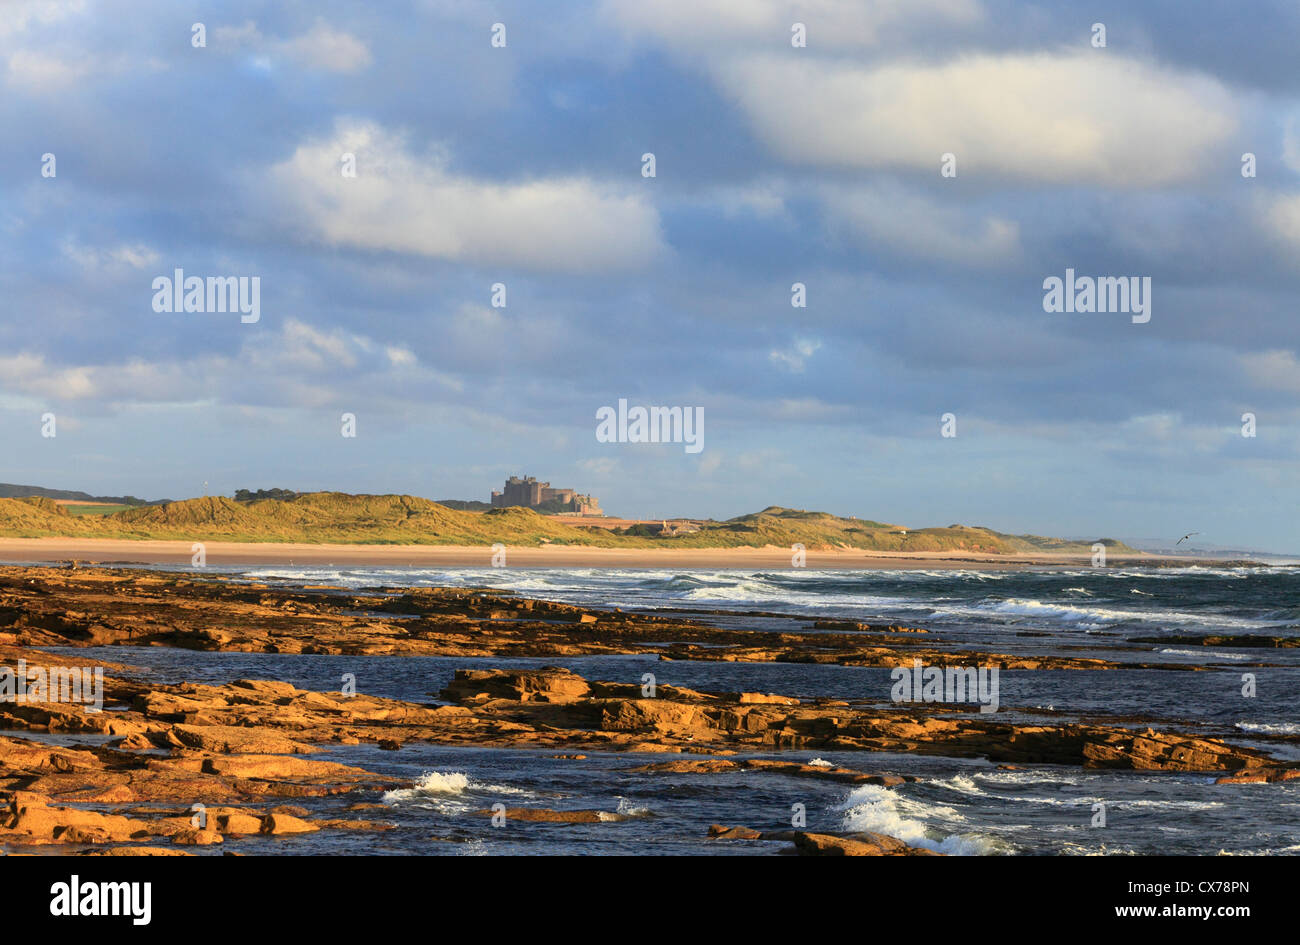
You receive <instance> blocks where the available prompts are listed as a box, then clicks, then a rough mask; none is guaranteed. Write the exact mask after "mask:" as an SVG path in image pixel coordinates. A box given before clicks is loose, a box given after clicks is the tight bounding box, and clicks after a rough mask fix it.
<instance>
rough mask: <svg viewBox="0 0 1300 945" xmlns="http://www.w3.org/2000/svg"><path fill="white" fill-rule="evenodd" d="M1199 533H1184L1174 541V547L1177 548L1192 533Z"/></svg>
mask: <svg viewBox="0 0 1300 945" xmlns="http://www.w3.org/2000/svg"><path fill="white" fill-rule="evenodd" d="M1199 534H1200V532H1188V533H1187V534H1186V535H1184V536H1183V537H1182V538H1180V539H1178V540H1177V541H1176V542H1174V547H1175V548H1177V547H1178V546H1179V545H1181V544H1182V543H1183V542H1185V541H1187V539H1189V538H1191V537H1192V536H1193V535H1199Z"/></svg>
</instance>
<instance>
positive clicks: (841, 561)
mask: <svg viewBox="0 0 1300 945" xmlns="http://www.w3.org/2000/svg"><path fill="white" fill-rule="evenodd" d="M203 544H204V548H205V553H206V556H207V563H208V564H209V565H219V566H238V565H250V566H264V565H290V566H292V565H312V566H320V565H325V566H334V565H339V566H343V565H349V566H357V565H361V566H365V565H375V566H391V567H401V566H433V567H470V568H486V567H491V566H492V557H493V550H492V548H491V546H485V545H327V544H307V543H277V542H266V543H262V542H228V541H208V542H204V543H203ZM192 546H193V542H188V541H157V540H151V539H141V540H131V539H121V538H0V562H5V563H25V564H36V563H60V562H67V561H78V562H81V563H85V564H101V565H111V564H187V563H189V562H190V561H191V559H192V558H193V551H192ZM1090 562H1091V558H1090V556H1088V555H1070V554H1060V555H1047V554H1033V555H993V554H989V555H981V554H975V553H970V552H911V553H899V552H877V551H867V550H862V549H849V550H844V551H814V550H809V551H808V552H807V553H806V561H805V566H806V567H807V568H811V569H814V570H817V569H850V570H852V569H857V570H909V569H928V568H942V569H958V570H960V569H975V570H1016V569H1022V568H1033V567H1086V566H1088V565H1089V564H1090ZM1107 564H1108V565H1109V566H1111V567H1190V566H1193V565H1197V566H1204V567H1214V566H1224V565H1248V566H1260V565H1264V564H1266V562H1259V561H1239V560H1233V559H1215V558H1202V557H1191V556H1188V557H1170V556H1162V555H1148V554H1141V555H1124V556H1114V557H1111V558H1110V559H1109V560H1108V562H1107ZM506 566H507V567H510V568H518V567H525V568H692V567H693V568H765V569H787V568H791V553H790V550H789V549H788V548H776V547H770V546H769V547H765V548H752V547H744V548H664V549H655V548H592V547H584V546H572V545H570V546H561V545H548V546H543V547H516V546H507V548H506Z"/></svg>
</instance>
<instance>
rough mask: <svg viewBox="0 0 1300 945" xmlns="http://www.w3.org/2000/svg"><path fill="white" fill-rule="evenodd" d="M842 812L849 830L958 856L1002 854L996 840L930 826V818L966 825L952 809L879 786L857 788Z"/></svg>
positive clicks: (842, 806) (845, 826)
mask: <svg viewBox="0 0 1300 945" xmlns="http://www.w3.org/2000/svg"><path fill="white" fill-rule="evenodd" d="M841 809H842V810H843V811H844V829H845V830H846V831H850V832H855V831H865V832H869V833H883V834H885V835H886V836H890V837H895V838H897V839H899V840H902V841H903V842H904V843H907V844H909V845H910V846H914V847H923V848H924V849H927V850H934V851H935V852H936V853H947V854H950V855H955V856H980V855H987V854H990V853H998V852H1002V851H1001V850H999V849H998V845H997V844H996V843H995V842H994V840H993V839H992V838H989V837H985V836H980V835H979V834H974V833H969V832H968V833H947V834H945V833H944V832H943V831H942V830H940V829H938V828H932V827H929V826H927V825H926V822H925V820H926V819H927V818H928V819H938V820H943V821H946V822H948V823H960V822H962V821H963V820H964V818H963V817H962V816H961V815H960V814H958V813H957V811H955V810H953V809H952V808H951V807H943V806H939V805H927V804H925V803H924V802H922V801H919V800H914V799H909V798H905V797H903V796H902V795H900V794H897V793H896V792H894V791H892V790H890V789H889V788H885V787H880V786H879V785H874V784H866V785H862V786H861V787H858V788H855V789H854V790H853V791H852V793H850V794H849V796H848V799H847V800H846V801H845V802H844V803H843V804H842V805H841Z"/></svg>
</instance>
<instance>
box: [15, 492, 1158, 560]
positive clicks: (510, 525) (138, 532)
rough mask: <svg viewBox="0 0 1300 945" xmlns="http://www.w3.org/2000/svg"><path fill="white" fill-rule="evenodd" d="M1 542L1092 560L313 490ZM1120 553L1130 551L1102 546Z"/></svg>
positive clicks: (805, 520) (837, 532)
mask: <svg viewBox="0 0 1300 945" xmlns="http://www.w3.org/2000/svg"><path fill="white" fill-rule="evenodd" d="M0 537H7V538H46V537H57V538H70V537H85V538H126V539H163V540H179V541H200V540H207V541H235V542H305V543H315V544H398V545H401V544H422V545H490V544H493V543H495V542H502V543H505V544H507V545H515V546H533V547H536V546H541V545H548V544H549V545H583V546H589V547H603V548H741V547H756V548H761V547H765V546H776V547H782V548H788V547H790V546H791V545H793V544H796V543H798V544H802V545H803V546H804V547H805V548H807V549H808V550H809V551H826V550H833V549H846V550H847V549H863V550H871V551H898V552H917V551H969V552H978V553H984V554H1015V553H1032V552H1040V553H1041V552H1056V553H1086V552H1087V551H1088V550H1089V547H1090V543H1078V542H1067V541H1063V540H1061V539H1053V538H1037V537H1034V536H1027V535H1026V536H1016V535H1005V534H1002V533H999V532H995V531H993V530H991V529H988V528H970V527H967V526H963V525H950V526H948V527H946V528H921V529H916V530H904V529H902V528H900V527H899V526H897V525H889V524H885V523H883V522H874V521H867V520H864V519H854V518H840V517H838V516H835V515H830V514H828V513H826V512H804V511H799V510H795V509H784V508H780V507H779V506H772V507H770V508H766V509H764V510H763V511H762V512H756V513H753V514H751V515H742V516H739V517H738V518H733V519H728V520H727V521H723V522H708V523H705V524H704V525H702V526H701V527H700V529H699V530H698V531H695V532H691V533H689V534H684V535H677V536H672V537H658V536H654V535H645V534H636V533H631V534H625V533H621V532H618V531H612V530H609V529H606V528H601V527H597V526H594V525H582V524H578V525H574V524H568V523H566V522H565V521H563V520H560V519H557V518H555V517H553V516H547V515H539V514H538V513H536V512H533V511H531V510H529V509H521V508H512V509H493V510H491V511H487V512H473V511H462V510H457V509H450V508H447V507H446V506H445V505H439V504H438V503H437V502H431V501H429V500H428V499H421V498H417V497H415V496H409V495H349V494H347V493H341V492H314V493H308V494H305V495H300V496H297V497H296V498H294V499H290V500H277V499H263V500H258V501H254V502H236V501H235V500H233V499H229V498H226V497H224V496H205V497H203V498H199V499H186V500H184V501H180V502H168V503H166V504H163V505H152V506H140V507H133V508H126V509H123V510H122V511H119V512H114V513H112V514H108V515H84V516H73V515H69V514H68V512H67V510H66V509H65V508H64V507H62V506H59V505H56V504H55V503H54V502H52V501H51V500H50V499H48V498H43V497H31V498H22V499H0ZM1103 540H1104V541H1105V542H1106V544H1107V546H1108V547H1109V548H1110V549H1111V550H1112V551H1123V552H1129V551H1131V550H1132V549H1130V548H1128V547H1126V546H1125V545H1123V544H1121V543H1119V542H1116V541H1112V540H1109V539H1103Z"/></svg>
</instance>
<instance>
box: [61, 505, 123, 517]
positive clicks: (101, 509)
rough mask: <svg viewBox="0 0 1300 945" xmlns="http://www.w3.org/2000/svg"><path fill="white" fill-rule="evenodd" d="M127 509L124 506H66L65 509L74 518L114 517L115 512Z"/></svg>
mask: <svg viewBox="0 0 1300 945" xmlns="http://www.w3.org/2000/svg"><path fill="white" fill-rule="evenodd" d="M124 508H126V506H124V505H65V506H63V509H64V510H65V511H66V512H67V513H68V514H69V515H74V516H80V515H112V514H113V513H114V512H120V511H122V509H124Z"/></svg>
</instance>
